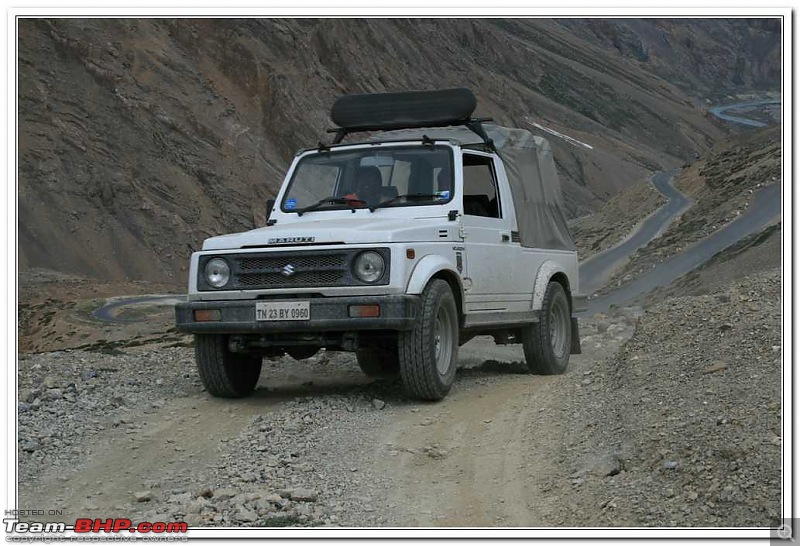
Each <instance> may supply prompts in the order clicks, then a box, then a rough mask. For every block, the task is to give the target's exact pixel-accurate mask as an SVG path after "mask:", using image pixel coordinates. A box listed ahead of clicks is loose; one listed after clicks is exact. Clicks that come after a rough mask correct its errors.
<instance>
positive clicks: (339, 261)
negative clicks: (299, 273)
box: [236, 254, 347, 272]
mask: <svg viewBox="0 0 800 546" xmlns="http://www.w3.org/2000/svg"><path fill="white" fill-rule="evenodd" d="M236 261H237V262H238V263H239V271H242V272H245V271H247V272H250V271H264V270H267V271H269V270H273V269H276V270H281V269H283V268H284V267H285V266H287V265H292V266H293V267H295V268H296V269H328V268H337V269H341V268H344V267H345V266H346V265H347V255H345V254H320V255H316V256H314V255H312V256H303V255H295V256H280V257H278V256H269V257H267V256H259V257H253V258H239V259H237V260H236Z"/></svg>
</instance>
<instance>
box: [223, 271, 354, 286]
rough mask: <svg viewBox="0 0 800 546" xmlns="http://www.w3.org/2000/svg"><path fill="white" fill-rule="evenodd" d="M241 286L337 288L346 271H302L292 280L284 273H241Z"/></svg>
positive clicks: (293, 276) (239, 277)
mask: <svg viewBox="0 0 800 546" xmlns="http://www.w3.org/2000/svg"><path fill="white" fill-rule="evenodd" d="M237 278H238V280H239V285H240V286H242V287H247V288H253V287H255V288H259V287H276V286H286V285H287V284H292V285H295V286H336V285H339V284H342V280H343V279H344V271H301V272H299V273H295V274H294V275H292V276H291V277H290V278H289V277H286V276H285V275H283V274H282V273H241V274H240V275H238V276H237Z"/></svg>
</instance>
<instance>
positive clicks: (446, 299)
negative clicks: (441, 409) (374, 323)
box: [397, 279, 458, 400]
mask: <svg viewBox="0 0 800 546" xmlns="http://www.w3.org/2000/svg"><path fill="white" fill-rule="evenodd" d="M397 346H398V353H399V355H400V376H401V378H402V380H403V385H404V386H405V388H406V391H408V393H409V394H410V395H411V396H414V397H415V398H419V399H422V400H441V399H442V398H444V397H445V395H446V394H447V393H448V391H450V387H451V386H452V385H453V381H454V380H455V377H456V366H457V364H458V310H457V309H456V300H455V298H454V297H453V292H452V291H451V290H450V285H449V284H447V283H446V282H445V281H443V280H441V279H434V280H433V281H431V282H430V283H429V284H428V286H427V287H426V288H425V291H424V292H423V293H422V313H421V316H420V318H419V319H418V320H417V323H416V325H415V326H414V328H413V329H412V330H408V331H405V332H400V333H399V335H398V344H397Z"/></svg>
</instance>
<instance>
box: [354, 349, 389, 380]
mask: <svg viewBox="0 0 800 546" xmlns="http://www.w3.org/2000/svg"><path fill="white" fill-rule="evenodd" d="M356 359H357V360H358V367H359V368H361V371H362V372H364V374H366V375H368V376H369V377H395V376H397V375H398V374H399V373H400V358H399V357H398V354H397V348H396V347H385V348H378V347H363V348H361V349H358V350H356Z"/></svg>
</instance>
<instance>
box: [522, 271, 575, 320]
mask: <svg viewBox="0 0 800 546" xmlns="http://www.w3.org/2000/svg"><path fill="white" fill-rule="evenodd" d="M550 281H556V282H557V283H559V284H560V285H561V286H562V287H563V288H564V291H565V292H566V293H567V300H568V301H569V305H570V309H572V291H571V289H570V284H569V277H568V276H567V273H566V271H564V268H563V267H561V266H560V265H558V264H557V263H556V262H553V261H551V260H547V261H546V262H544V263H543V264H542V265H541V266H540V267H539V272H538V273H537V274H536V281H535V282H534V285H533V301H532V303H531V309H533V310H534V311H538V310H540V309H541V308H542V303H543V302H544V295H545V292H546V291H547V285H548V284H550Z"/></svg>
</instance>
